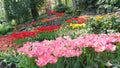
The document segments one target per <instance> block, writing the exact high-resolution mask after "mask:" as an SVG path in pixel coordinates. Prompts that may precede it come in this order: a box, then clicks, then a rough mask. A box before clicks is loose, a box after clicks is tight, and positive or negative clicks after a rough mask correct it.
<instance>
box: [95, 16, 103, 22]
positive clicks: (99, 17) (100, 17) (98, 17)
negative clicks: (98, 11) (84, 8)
mask: <svg viewBox="0 0 120 68" xmlns="http://www.w3.org/2000/svg"><path fill="white" fill-rule="evenodd" d="M102 18H103V17H102V16H95V20H97V21H98V20H100V19H102Z"/></svg>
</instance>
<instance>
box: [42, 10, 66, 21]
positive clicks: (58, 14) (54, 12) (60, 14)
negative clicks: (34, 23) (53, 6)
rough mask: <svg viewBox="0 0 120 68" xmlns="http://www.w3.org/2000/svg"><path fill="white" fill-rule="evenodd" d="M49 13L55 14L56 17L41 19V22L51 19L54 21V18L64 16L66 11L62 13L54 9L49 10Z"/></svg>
mask: <svg viewBox="0 0 120 68" xmlns="http://www.w3.org/2000/svg"><path fill="white" fill-rule="evenodd" d="M48 14H50V15H55V16H56V17H53V18H48V19H43V20H41V22H43V23H44V22H50V21H52V20H56V19H58V18H60V17H62V16H63V15H64V14H65V13H64V12H62V13H57V12H56V11H55V10H52V11H50V12H48Z"/></svg>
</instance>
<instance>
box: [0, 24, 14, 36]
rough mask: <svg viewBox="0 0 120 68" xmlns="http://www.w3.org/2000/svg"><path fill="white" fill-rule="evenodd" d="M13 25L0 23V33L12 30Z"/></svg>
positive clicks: (3, 33)
mask: <svg viewBox="0 0 120 68" xmlns="http://www.w3.org/2000/svg"><path fill="white" fill-rule="evenodd" d="M13 29H14V28H13V27H12V26H11V25H9V24H0V35H5V34H8V33H9V32H12V31H13Z"/></svg>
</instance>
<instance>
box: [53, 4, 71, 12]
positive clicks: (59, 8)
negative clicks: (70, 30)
mask: <svg viewBox="0 0 120 68" xmlns="http://www.w3.org/2000/svg"><path fill="white" fill-rule="evenodd" d="M54 9H55V11H57V12H59V13H60V12H65V11H67V10H68V9H69V7H68V6H66V5H64V4H58V5H57V6H55V7H54Z"/></svg>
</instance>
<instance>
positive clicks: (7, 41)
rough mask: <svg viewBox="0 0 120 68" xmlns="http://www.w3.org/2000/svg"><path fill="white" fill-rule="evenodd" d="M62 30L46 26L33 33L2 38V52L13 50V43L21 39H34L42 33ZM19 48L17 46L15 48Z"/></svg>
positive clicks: (27, 32)
mask: <svg viewBox="0 0 120 68" xmlns="http://www.w3.org/2000/svg"><path fill="white" fill-rule="evenodd" d="M59 28H60V26H54V25H52V26H45V27H38V28H35V29H34V30H33V31H31V32H29V31H23V32H19V33H16V32H14V33H12V34H11V35H8V36H1V37H0V47H1V48H0V50H6V49H7V48H11V47H12V46H15V45H14V44H13V41H15V40H18V39H21V38H26V37H34V36H36V35H37V34H39V33H42V32H51V31H53V30H54V31H56V30H58V29H59ZM15 47H17V46H15Z"/></svg>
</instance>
